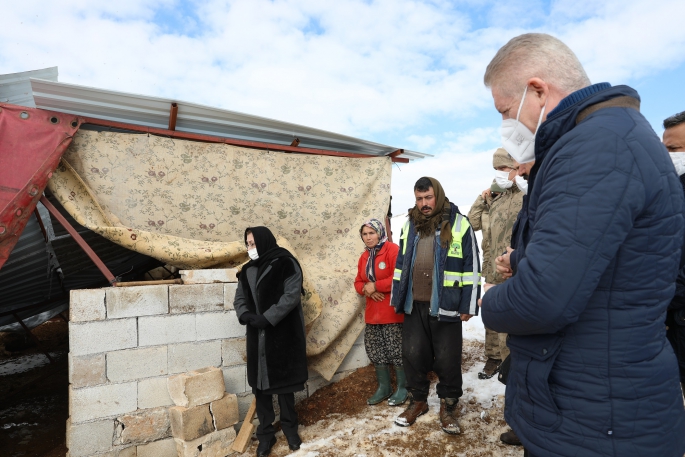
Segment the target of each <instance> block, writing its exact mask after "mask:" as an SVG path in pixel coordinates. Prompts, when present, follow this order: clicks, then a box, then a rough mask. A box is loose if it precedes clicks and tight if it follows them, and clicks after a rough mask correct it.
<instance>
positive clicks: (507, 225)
mask: <svg viewBox="0 0 685 457" xmlns="http://www.w3.org/2000/svg"><path fill="white" fill-rule="evenodd" d="M522 204H523V192H521V191H520V190H519V188H518V187H516V184H514V185H513V186H511V188H509V189H507V191H506V192H503V193H501V194H500V195H498V196H497V198H495V199H494V200H493V201H492V203H491V204H490V211H489V223H490V226H489V248H490V252H489V255H488V258H490V259H492V260H491V263H490V264H489V265H488V270H485V266H483V276H485V281H486V282H487V283H488V284H501V283H503V282H504V278H502V276H501V275H500V274H499V273H497V269H496V268H495V260H494V259H496V258H497V256H499V255H502V253H503V252H504V251H505V250H506V249H507V247H509V246H511V229H512V228H513V227H514V222H516V217H517V216H518V213H519V211H521V205H522ZM483 239H485V238H483ZM483 244H485V241H483ZM483 250H485V246H483ZM483 258H485V254H483Z"/></svg>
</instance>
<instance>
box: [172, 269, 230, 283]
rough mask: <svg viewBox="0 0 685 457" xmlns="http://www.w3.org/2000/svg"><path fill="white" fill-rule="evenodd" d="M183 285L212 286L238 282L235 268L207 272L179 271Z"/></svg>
mask: <svg viewBox="0 0 685 457" xmlns="http://www.w3.org/2000/svg"><path fill="white" fill-rule="evenodd" d="M179 273H180V274H181V279H182V280H183V284H212V283H217V282H221V283H224V282H232V283H235V282H238V278H237V277H236V273H238V270H237V269H235V268H214V269H209V270H181V271H180V272H179Z"/></svg>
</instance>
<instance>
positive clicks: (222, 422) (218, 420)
mask: <svg viewBox="0 0 685 457" xmlns="http://www.w3.org/2000/svg"><path fill="white" fill-rule="evenodd" d="M209 412H210V413H212V419H213V420H214V429H215V430H223V429H225V428H226V427H230V426H231V425H235V424H237V423H238V420H239V419H240V417H239V415H238V413H239V409H238V397H237V396H236V395H235V394H225V395H224V396H223V398H222V399H221V400H216V401H213V402H211V403H210V404H209Z"/></svg>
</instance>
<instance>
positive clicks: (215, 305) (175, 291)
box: [169, 284, 224, 314]
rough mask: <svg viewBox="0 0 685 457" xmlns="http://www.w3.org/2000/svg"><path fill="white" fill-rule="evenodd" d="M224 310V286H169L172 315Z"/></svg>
mask: <svg viewBox="0 0 685 457" xmlns="http://www.w3.org/2000/svg"><path fill="white" fill-rule="evenodd" d="M223 309H224V285H223V284H190V285H183V286H169V311H170V312H171V313H172V314H180V313H202V312H207V311H220V310H223Z"/></svg>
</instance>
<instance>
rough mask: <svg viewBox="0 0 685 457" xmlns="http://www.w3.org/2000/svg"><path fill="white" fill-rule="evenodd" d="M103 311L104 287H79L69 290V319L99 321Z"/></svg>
mask: <svg viewBox="0 0 685 457" xmlns="http://www.w3.org/2000/svg"><path fill="white" fill-rule="evenodd" d="M106 317H107V315H106V313H105V289H80V290H72V291H71V292H69V321H70V322H88V321H101V320H104V319H105V318H106Z"/></svg>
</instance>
